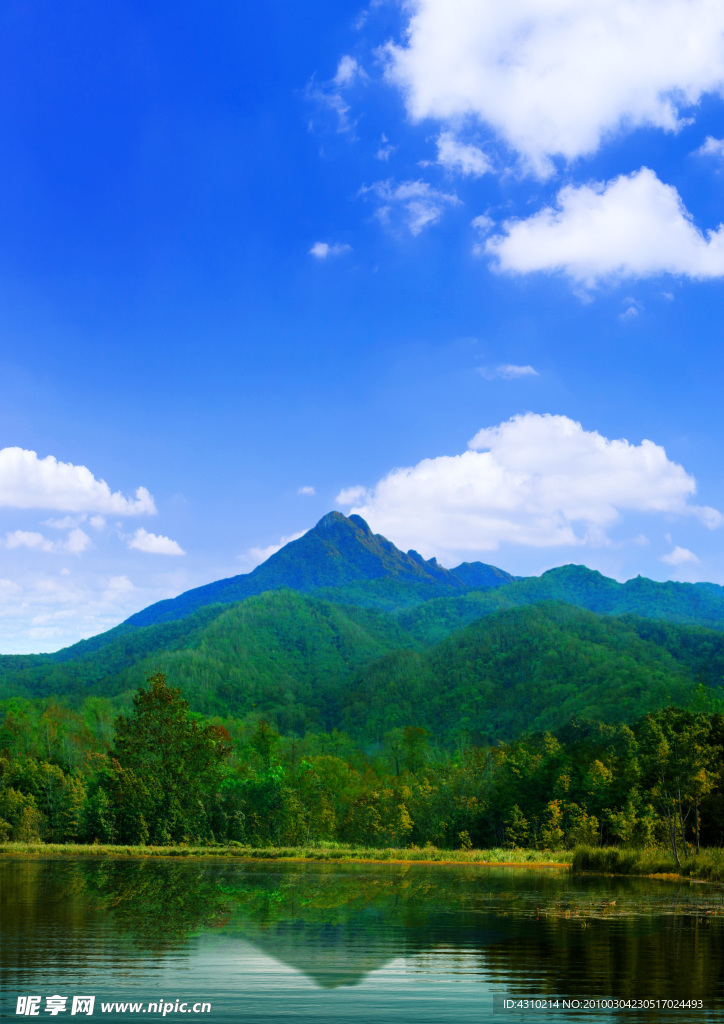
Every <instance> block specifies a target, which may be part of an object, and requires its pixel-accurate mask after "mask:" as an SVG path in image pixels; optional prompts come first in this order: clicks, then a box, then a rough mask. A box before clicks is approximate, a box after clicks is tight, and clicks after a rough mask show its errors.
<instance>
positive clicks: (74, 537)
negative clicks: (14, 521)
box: [5, 528, 91, 555]
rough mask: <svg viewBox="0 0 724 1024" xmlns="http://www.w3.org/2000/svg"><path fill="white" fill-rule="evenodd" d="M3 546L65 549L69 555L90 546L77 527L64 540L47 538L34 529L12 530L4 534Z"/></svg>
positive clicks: (45, 549) (42, 549)
mask: <svg viewBox="0 0 724 1024" xmlns="http://www.w3.org/2000/svg"><path fill="white" fill-rule="evenodd" d="M5 546H6V547H7V548H8V549H9V550H10V551H12V550H14V549H16V548H28V549H29V550H31V551H54V552H63V551H67V552H69V553H70V554H71V555H79V554H81V553H82V552H83V551H86V550H87V549H88V548H89V547H90V546H91V539H90V537H89V536H88V534H87V533H84V532H83V530H80V529H78V528H76V529H74V530H71V531H70V533H69V534H68V538H67V540H65V541H60V540H57V541H55V540H48V539H47V537H44V536H43V534H42V533H37V532H35V531H34V530H13V531H12V532H10V533H7V534H6V535H5Z"/></svg>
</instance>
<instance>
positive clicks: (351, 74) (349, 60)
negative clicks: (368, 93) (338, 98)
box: [333, 54, 367, 89]
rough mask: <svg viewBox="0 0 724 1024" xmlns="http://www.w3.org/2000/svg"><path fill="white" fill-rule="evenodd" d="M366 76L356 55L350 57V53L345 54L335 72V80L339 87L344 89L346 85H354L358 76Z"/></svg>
mask: <svg viewBox="0 0 724 1024" xmlns="http://www.w3.org/2000/svg"><path fill="white" fill-rule="evenodd" d="M366 77H367V75H366V74H365V72H364V71H363V70H362V68H361V67H360V65H359V64H358V62H357V61H356V60H355V59H354V57H350V56H349V54H345V55H344V57H342V58H341V60H340V62H339V64H338V65H337V73H336V74H335V76H334V79H333V81H334V84H335V85H336V86H337V87H338V88H341V89H343V88H345V87H346V86H350V85H352V84H353V83H354V82H355V81H356V80H357V79H358V78H366Z"/></svg>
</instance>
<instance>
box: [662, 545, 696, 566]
mask: <svg viewBox="0 0 724 1024" xmlns="http://www.w3.org/2000/svg"><path fill="white" fill-rule="evenodd" d="M661 561H662V562H666V563H667V565H684V564H685V563H686V562H698V561H699V559H698V558H697V557H696V555H695V554H694V552H693V551H689V549H688V548H680V547H675V548H674V550H673V551H670V552H669V553H668V555H662V556H661Z"/></svg>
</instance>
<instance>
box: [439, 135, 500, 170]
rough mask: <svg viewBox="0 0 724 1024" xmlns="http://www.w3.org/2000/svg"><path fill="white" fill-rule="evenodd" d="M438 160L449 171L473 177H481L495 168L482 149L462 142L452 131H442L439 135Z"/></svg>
mask: <svg viewBox="0 0 724 1024" xmlns="http://www.w3.org/2000/svg"><path fill="white" fill-rule="evenodd" d="M437 162H438V163H439V164H440V165H441V166H442V167H445V168H446V169H447V170H449V171H456V172H457V173H458V174H464V175H467V176H469V177H472V178H479V177H481V176H482V175H483V174H487V173H488V172H489V171H491V170H492V169H493V168H492V164H491V163H490V161H489V160H488V158H487V156H486V155H485V153H483V151H482V149H480V148H479V147H478V146H473V145H471V144H470V143H467V142H460V141H459V139H456V138H455V136H454V135H453V133H452V132H441V133H440V134H439V135H438V137H437Z"/></svg>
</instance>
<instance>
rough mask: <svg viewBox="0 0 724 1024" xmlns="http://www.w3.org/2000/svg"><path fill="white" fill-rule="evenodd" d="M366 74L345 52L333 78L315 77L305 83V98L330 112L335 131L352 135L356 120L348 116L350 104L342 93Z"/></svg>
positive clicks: (361, 80)
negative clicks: (325, 80)
mask: <svg viewBox="0 0 724 1024" xmlns="http://www.w3.org/2000/svg"><path fill="white" fill-rule="evenodd" d="M366 78H367V74H366V72H365V71H364V69H363V68H362V67H361V66H360V65H359V63H358V62H357V61H356V60H355V59H354V57H350V56H349V55H348V54H345V56H343V57H342V58H341V60H340V62H339V64H338V65H337V71H336V72H335V75H334V78H333V79H332V80H331V81H329V82H318V81H316V79H315V78H312V80H311V81H310V82H309V83H308V85H307V99H308V100H310V102H312V103H314V104H315V105H316V107H317V109H318V110H319V111H324V112H326V114H327V115H329V114H331V115H332V118H333V121H334V123H335V128H336V131H338V132H340V133H342V134H345V133H346V134H348V135H351V136H354V129H355V127H356V122H355V121H353V120H352V119H351V118H350V106H349V103H348V102H347V101H346V99H345V98H344V96H343V95H342V91H343V90H344V89H349V88H350V87H351V86H353V85H355V83H357V82H363V81H365V80H366Z"/></svg>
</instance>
